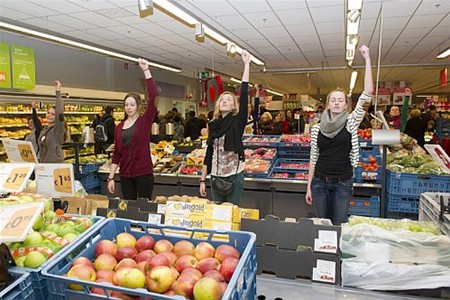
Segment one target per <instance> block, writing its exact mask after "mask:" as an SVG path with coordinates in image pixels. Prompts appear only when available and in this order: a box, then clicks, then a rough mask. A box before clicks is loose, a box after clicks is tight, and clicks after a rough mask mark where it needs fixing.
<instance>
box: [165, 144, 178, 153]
mask: <svg viewBox="0 0 450 300" xmlns="http://www.w3.org/2000/svg"><path fill="white" fill-rule="evenodd" d="M174 150H175V147H174V146H173V145H171V144H167V145H166V147H164V152H166V153H168V154H172V153H173V151H174Z"/></svg>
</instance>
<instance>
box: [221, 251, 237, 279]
mask: <svg viewBox="0 0 450 300" xmlns="http://www.w3.org/2000/svg"><path fill="white" fill-rule="evenodd" d="M238 263H239V259H238V258H236V257H231V256H229V257H227V258H225V259H224V260H223V261H222V264H221V265H220V273H222V275H223V277H224V278H225V280H226V281H227V282H228V281H230V279H231V277H232V276H233V273H234V270H235V269H236V266H237V264H238Z"/></svg>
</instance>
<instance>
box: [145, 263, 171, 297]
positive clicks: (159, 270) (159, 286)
mask: <svg viewBox="0 0 450 300" xmlns="http://www.w3.org/2000/svg"><path fill="white" fill-rule="evenodd" d="M174 282H175V276H174V273H173V272H172V270H171V269H170V268H169V267H166V266H157V267H155V268H152V269H151V270H150V271H149V272H148V273H147V278H146V286H147V289H148V290H149V291H151V292H155V293H160V294H162V293H165V292H167V291H168V290H169V289H170V287H171V286H172V284H173V283H174Z"/></svg>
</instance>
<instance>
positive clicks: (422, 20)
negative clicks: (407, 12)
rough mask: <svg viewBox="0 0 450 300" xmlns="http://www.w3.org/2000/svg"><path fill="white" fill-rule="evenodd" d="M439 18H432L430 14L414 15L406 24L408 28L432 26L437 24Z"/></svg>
mask: <svg viewBox="0 0 450 300" xmlns="http://www.w3.org/2000/svg"><path fill="white" fill-rule="evenodd" d="M440 19H441V18H432V17H430V16H414V17H413V18H412V19H411V22H409V24H408V28H424V27H428V28H430V29H431V28H433V27H435V26H436V24H438V22H439V21H440Z"/></svg>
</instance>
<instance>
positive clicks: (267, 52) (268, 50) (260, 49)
mask: <svg viewBox="0 0 450 300" xmlns="http://www.w3.org/2000/svg"><path fill="white" fill-rule="evenodd" d="M257 49H258V53H260V54H261V55H270V54H273V53H276V51H277V50H276V49H275V48H274V47H272V46H270V47H258V48H257Z"/></svg>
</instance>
